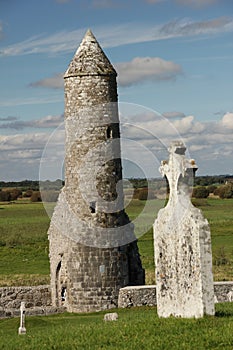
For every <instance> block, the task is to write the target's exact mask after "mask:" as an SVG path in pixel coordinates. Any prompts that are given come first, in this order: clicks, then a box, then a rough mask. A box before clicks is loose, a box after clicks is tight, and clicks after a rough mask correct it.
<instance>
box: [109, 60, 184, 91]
mask: <svg viewBox="0 0 233 350" xmlns="http://www.w3.org/2000/svg"><path fill="white" fill-rule="evenodd" d="M115 66H116V70H117V72H118V73H119V84H120V85H122V86H129V85H132V84H135V83H139V82H142V81H145V80H152V81H161V80H171V79H174V78H175V77H176V76H177V75H178V74H180V73H181V72H182V69H181V66H180V65H178V64H176V63H174V62H171V61H165V60H163V59H162V58H159V57H135V58H134V59H133V60H132V61H130V62H122V63H117V64H116V65H115Z"/></svg>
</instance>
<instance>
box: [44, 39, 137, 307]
mask: <svg viewBox="0 0 233 350" xmlns="http://www.w3.org/2000/svg"><path fill="white" fill-rule="evenodd" d="M65 129H66V159H65V187H64V188H63V190H62V192H61V194H60V196H59V199H58V203H57V206H56V208H55V210H54V213H53V217H52V221H51V225H50V229H49V240H50V264H51V294H52V303H53V305H56V306H66V307H67V309H68V311H72V312H86V311H94V310H95V311H97V310H103V309H108V308H112V307H116V306H117V304H118V294H119V289H120V288H121V287H124V286H126V285H129V284H143V283H144V271H143V269H142V266H141V262H140V258H139V254H138V248H137V243H136V238H135V236H134V232H133V225H132V224H130V222H129V219H128V216H127V215H126V213H125V211H124V207H123V204H124V199H123V188H122V183H121V180H122V167H121V158H120V156H121V155H120V138H119V137H120V132H119V118H118V106H117V85H116V72H115V70H114V69H113V67H112V66H111V64H110V62H109V61H108V60H107V58H106V56H105V55H104V53H103V52H102V50H101V49H100V47H99V45H98V43H97V42H96V40H95V38H94V37H93V35H92V33H90V32H89V33H87V35H86V37H85V38H84V40H83V42H82V44H81V46H80V48H79V50H78V51H77V53H76V55H75V57H74V59H73V61H72V62H71V64H70V66H69V68H68V70H67V72H66V74H65Z"/></svg>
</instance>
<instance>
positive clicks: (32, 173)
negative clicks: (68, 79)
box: [0, 0, 233, 181]
mask: <svg viewBox="0 0 233 350" xmlns="http://www.w3.org/2000/svg"><path fill="white" fill-rule="evenodd" d="M88 28H91V30H92V31H93V33H94V35H95V36H96V38H97V40H98V41H99V43H100V45H101V46H102V47H103V49H104V51H105V53H106V54H107V56H108V57H109V59H110V61H111V62H112V63H113V65H114V67H115V68H116V70H117V72H118V95H119V101H120V103H131V104H137V105H140V106H145V109H144V110H143V109H142V108H141V107H139V108H138V113H137V114H140V113H141V115H142V116H141V119H140V118H134V116H131V117H130V118H129V119H130V123H132V125H137V126H138V127H140V128H141V129H143V130H149V131H153V130H154V132H155V133H156V137H157V138H159V139H161V142H162V143H163V144H167V142H169V140H171V139H174V138H175V139H176V138H177V135H180V136H181V137H182V139H183V140H184V142H185V143H186V145H187V147H188V151H189V155H190V157H191V158H194V159H196V162H197V164H198V166H199V171H198V174H199V175H202V174H226V173H228V174H232V173H233V147H232V142H233V98H232V97H233V93H232V92H233V40H232V39H233V2H232V1H231V0H135V1H121V0H119V1H113V0H89V1H84V0H80V1H77V0H41V1H36V0H30V1H26V0H21V1H16V0H14V1H13V0H1V2H0V73H1V80H0V92H1V93H0V133H1V135H0V145H1V149H0V152H1V157H0V158H1V159H0V174H1V175H0V180H5V181H7V180H21V179H26V178H27V179H38V177H39V164H40V159H41V156H42V153H43V150H44V147H45V145H46V142H47V141H48V139H49V137H50V134H51V132H53V130H54V129H55V128H56V127H57V126H59V125H60V123H61V122H62V120H63V111H64V102H63V99H64V92H63V79H62V74H63V73H64V72H65V70H66V69H67V66H68V64H69V62H70V60H71V59H72V57H73V55H74V52H75V51H76V49H77V47H78V46H79V44H80V41H81V40H82V37H83V36H84V34H85V32H86V30H87V29H88ZM148 111H150V112H151V111H157V112H159V113H160V114H161V115H162V119H163V120H160V122H158V120H155V118H156V117H155V115H156V113H154V114H153V113H152V112H151V113H152V114H151V116H150V117H149V116H148V115H149V112H148ZM146 115H147V117H146ZM123 119H124V116H123ZM128 121H129V120H128ZM168 124H169V125H170V126H171V127H172V128H175V132H174V133H173V132H168V131H167V130H168V129H169V128H168V127H167V126H166V125H168ZM130 137H132V139H133V138H134V132H133V128H131V131H130ZM58 139H59V141H57V142H60V143H61V144H62V142H63V141H62V137H58ZM165 140H166V141H165ZM140 143H141V144H143V145H144V146H145V147H146V148H148V150H149V151H150V148H153V144H152V143H149V142H148V139H147V137H146V136H145V135H144V134H143V133H142V134H141V136H140ZM129 148H130V147H129ZM124 152H125V150H124V149H123V154H124ZM61 153H62V152H61ZM58 156H59V154H58ZM165 156H166V154H165ZM126 157H128V158H129V159H130V156H129V155H128V156H126ZM157 160H158V163H159V161H160V160H161V159H160V156H159V152H158V156H157ZM146 163H147V165H146V166H147V167H148V169H149V168H150V159H149V156H148V159H147V162H145V164H146ZM131 170H132V169H131ZM133 175H134V174H133V173H132V172H130V169H129V171H128V173H127V169H125V176H133ZM155 175H156V176H157V174H155ZM54 176H55V174H54ZM135 176H137V174H136V173H135ZM148 176H153V173H152V171H151V172H150V170H149V171H148ZM52 177H53V175H52ZM55 177H56V176H55Z"/></svg>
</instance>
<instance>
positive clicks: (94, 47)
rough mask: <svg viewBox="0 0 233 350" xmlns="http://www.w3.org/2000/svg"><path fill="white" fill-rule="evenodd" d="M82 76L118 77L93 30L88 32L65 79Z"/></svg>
mask: <svg viewBox="0 0 233 350" xmlns="http://www.w3.org/2000/svg"><path fill="white" fill-rule="evenodd" d="M80 75H117V73H116V71H115V69H114V68H113V66H112V64H111V63H110V61H109V59H108V58H107V56H106V55H105V53H104V52H103V50H102V48H101V47H100V45H99V43H98V41H97V40H96V38H95V37H94V35H93V33H92V32H91V30H88V31H87V32H86V34H85V36H84V38H83V40H82V42H81V44H80V46H79V48H78V50H77V51H76V53H75V55H74V57H73V59H72V61H71V62H70V65H69V67H68V69H67V71H66V72H65V75H64V78H68V77H72V76H73V77H75V76H80Z"/></svg>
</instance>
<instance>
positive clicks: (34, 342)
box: [0, 303, 233, 350]
mask: <svg viewBox="0 0 233 350" xmlns="http://www.w3.org/2000/svg"><path fill="white" fill-rule="evenodd" d="M216 309H217V313H216V316H215V317H210V316H209V317H208V316H207V317H204V318H202V319H180V318H173V317H171V318H167V319H163V318H158V316H157V314H156V308H154V307H141V308H132V309H118V310H117V312H118V314H119V319H118V321H115V322H104V321H103V315H104V313H103V312H100V313H92V314H69V313H65V314H61V315H55V316H39V317H27V318H26V329H27V334H26V335H20V336H19V335H18V334H17V331H18V327H19V318H15V319H4V320H0V348H1V349H7V350H16V349H17V350H18V349H24V350H27V349H30V350H38V349H40V350H50V349H54V350H55V349H59V350H61V349H62V350H66V349H67V350H68V349H69V350H72V349H80V350H85V349H92V350H97V349H104V350H106V349H109V350H110V349H121V350H124V349H127V350H143V349H145V350H149V349H156V350H160V349H164V350H167V349H173V350H182V349H184V350H191V349H192V350H193V349H198V350H204V349H205V350H206V349H208V350H209V349H223V350H232V348H233V332H232V329H233V303H225V304H217V306H216Z"/></svg>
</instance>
